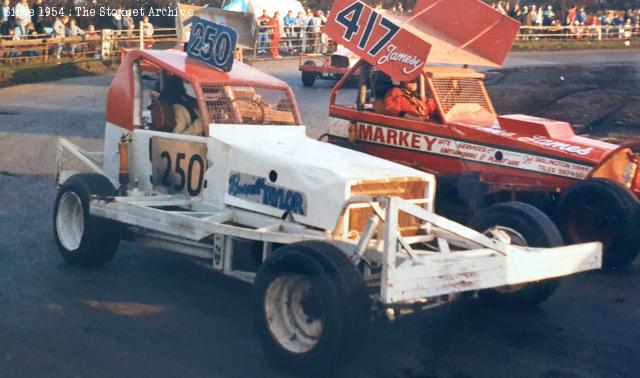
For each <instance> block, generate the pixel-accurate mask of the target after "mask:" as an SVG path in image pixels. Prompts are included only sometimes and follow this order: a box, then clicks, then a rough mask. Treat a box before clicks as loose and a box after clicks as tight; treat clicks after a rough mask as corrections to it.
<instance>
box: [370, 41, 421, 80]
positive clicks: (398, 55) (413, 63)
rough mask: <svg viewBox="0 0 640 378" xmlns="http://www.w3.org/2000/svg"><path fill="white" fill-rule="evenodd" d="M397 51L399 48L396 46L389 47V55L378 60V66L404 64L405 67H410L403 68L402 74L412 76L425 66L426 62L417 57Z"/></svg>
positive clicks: (387, 49)
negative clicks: (393, 63)
mask: <svg viewBox="0 0 640 378" xmlns="http://www.w3.org/2000/svg"><path fill="white" fill-rule="evenodd" d="M397 50H398V46H396V45H393V44H391V45H389V46H387V48H386V51H387V55H383V56H381V57H380V59H378V65H383V64H387V63H389V62H397V63H402V64H404V65H405V66H409V67H402V73H403V74H405V75H411V74H412V73H414V72H415V71H416V70H418V69H420V67H422V66H424V61H423V60H422V59H420V58H418V57H417V56H415V55H411V54H407V53H403V52H398V51H397Z"/></svg>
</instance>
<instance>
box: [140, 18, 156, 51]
mask: <svg viewBox="0 0 640 378" xmlns="http://www.w3.org/2000/svg"><path fill="white" fill-rule="evenodd" d="M154 33H155V28H154V27H153V24H152V23H151V22H150V21H149V16H144V17H142V36H143V37H144V48H145V49H150V48H151V47H153V45H154V44H155V43H156V41H155V40H154V39H153V34H154Z"/></svg>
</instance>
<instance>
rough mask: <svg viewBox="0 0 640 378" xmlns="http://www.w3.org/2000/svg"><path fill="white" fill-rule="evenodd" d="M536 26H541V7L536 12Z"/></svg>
mask: <svg viewBox="0 0 640 378" xmlns="http://www.w3.org/2000/svg"><path fill="white" fill-rule="evenodd" d="M535 25H536V26H542V7H540V9H538V10H537V11H536V22H535Z"/></svg>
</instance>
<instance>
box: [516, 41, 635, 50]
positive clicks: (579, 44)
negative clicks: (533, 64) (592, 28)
mask: <svg viewBox="0 0 640 378" xmlns="http://www.w3.org/2000/svg"><path fill="white" fill-rule="evenodd" d="M624 48H633V49H637V48H640V41H638V40H633V41H631V44H630V46H625V45H624V40H622V39H620V40H614V41H584V40H575V39H574V40H565V41H518V42H515V43H514V44H513V51H567V50H608V49H624Z"/></svg>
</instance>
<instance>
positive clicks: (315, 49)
mask: <svg viewBox="0 0 640 378" xmlns="http://www.w3.org/2000/svg"><path fill="white" fill-rule="evenodd" d="M327 16H328V12H327V14H325V12H324V11H322V10H316V11H313V10H311V9H310V8H308V9H306V11H305V12H298V14H297V15H295V16H294V14H293V11H288V12H287V14H286V15H285V16H284V17H282V15H281V14H280V12H275V13H274V14H273V15H271V16H270V15H269V14H268V12H267V11H266V10H263V11H262V15H261V16H260V17H258V18H257V19H256V22H257V23H258V39H257V43H256V53H257V54H258V55H263V54H267V53H270V54H271V56H272V57H274V58H276V59H280V58H281V55H280V53H281V52H284V53H287V54H292V53H296V52H303V53H326V52H327V48H328V42H329V39H328V37H327V36H326V35H325V34H323V33H322V26H323V25H324V24H326V23H327ZM267 50H269V51H267Z"/></svg>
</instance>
